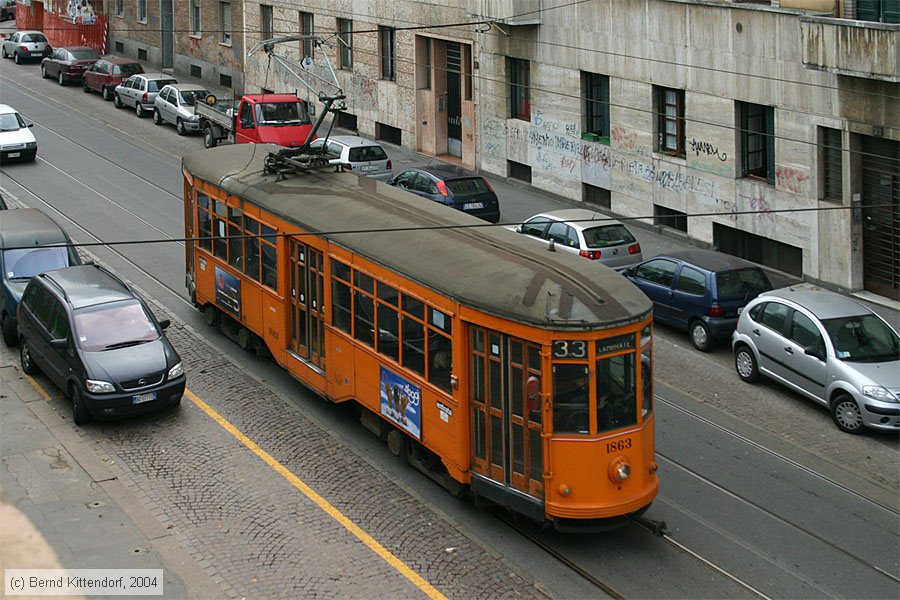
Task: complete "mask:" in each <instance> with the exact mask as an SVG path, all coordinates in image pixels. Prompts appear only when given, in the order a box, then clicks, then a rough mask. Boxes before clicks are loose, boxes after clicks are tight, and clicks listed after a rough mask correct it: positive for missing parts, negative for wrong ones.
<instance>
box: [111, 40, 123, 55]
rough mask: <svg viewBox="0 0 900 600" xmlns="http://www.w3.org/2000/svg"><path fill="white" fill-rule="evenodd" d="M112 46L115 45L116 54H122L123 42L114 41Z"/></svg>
mask: <svg viewBox="0 0 900 600" xmlns="http://www.w3.org/2000/svg"><path fill="white" fill-rule="evenodd" d="M114 46H115V49H116V52H117V53H118V54H122V53H123V52H125V43H124V42H116V43H115V44H114Z"/></svg>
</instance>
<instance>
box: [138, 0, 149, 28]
mask: <svg viewBox="0 0 900 600" xmlns="http://www.w3.org/2000/svg"><path fill="white" fill-rule="evenodd" d="M137 4H138V21H140V22H141V23H146V22H147V0H138V3H137Z"/></svg>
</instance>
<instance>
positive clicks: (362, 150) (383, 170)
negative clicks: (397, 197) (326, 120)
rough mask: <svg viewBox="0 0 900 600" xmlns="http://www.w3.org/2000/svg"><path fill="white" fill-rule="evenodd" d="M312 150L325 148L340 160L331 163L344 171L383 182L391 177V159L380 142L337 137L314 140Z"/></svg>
mask: <svg viewBox="0 0 900 600" xmlns="http://www.w3.org/2000/svg"><path fill="white" fill-rule="evenodd" d="M310 148H311V149H312V150H315V151H322V149H323V148H324V149H325V151H326V152H328V153H329V154H334V155H337V157H338V158H334V159H332V160H330V161H329V162H330V163H331V164H333V165H340V166H341V168H342V169H343V170H344V171H349V172H352V173H356V174H357V175H365V176H367V177H371V178H372V179H378V180H381V181H384V180H386V179H390V177H391V168H392V167H393V165H392V164H391V159H389V158H388V155H387V152H385V151H384V148H383V147H382V146H381V144H379V143H378V142H373V141H372V140H367V139H366V138H364V137H359V136H358V135H335V136H331V137H329V138H327V139H326V138H319V139H317V140H313V142H312V143H311V144H310Z"/></svg>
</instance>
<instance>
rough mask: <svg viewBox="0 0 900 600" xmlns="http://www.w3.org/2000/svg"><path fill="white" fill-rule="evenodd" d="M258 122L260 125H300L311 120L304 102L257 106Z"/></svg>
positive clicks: (268, 103) (264, 103)
mask: <svg viewBox="0 0 900 600" xmlns="http://www.w3.org/2000/svg"><path fill="white" fill-rule="evenodd" d="M256 122H257V124H259V125H300V124H304V123H309V122H310V120H309V114H307V112H306V105H305V104H303V103H302V102H263V103H260V104H257V105H256Z"/></svg>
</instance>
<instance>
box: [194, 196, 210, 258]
mask: <svg viewBox="0 0 900 600" xmlns="http://www.w3.org/2000/svg"><path fill="white" fill-rule="evenodd" d="M210 202H211V200H210V198H209V196H207V195H206V194H201V193H200V192H197V235H198V237H199V238H200V239H199V245H200V247H201V248H205V249H206V250H212V215H211V214H210Z"/></svg>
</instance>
